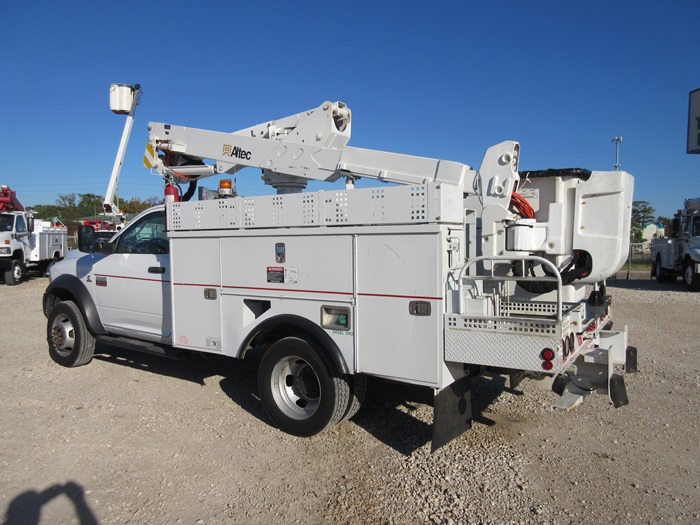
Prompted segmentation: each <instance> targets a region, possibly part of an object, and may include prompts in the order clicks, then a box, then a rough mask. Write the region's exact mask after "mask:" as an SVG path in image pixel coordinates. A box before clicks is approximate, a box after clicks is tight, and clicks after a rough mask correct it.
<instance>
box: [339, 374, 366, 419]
mask: <svg viewBox="0 0 700 525" xmlns="http://www.w3.org/2000/svg"><path fill="white" fill-rule="evenodd" d="M366 394H367V377H366V376H363V375H360V374H355V375H352V376H350V400H349V402H348V408H347V410H346V411H345V414H343V417H341V418H340V421H345V420H347V419H350V418H351V417H353V416H354V415H355V414H357V411H358V410H360V407H361V406H362V402H363V401H364V400H365V395H366Z"/></svg>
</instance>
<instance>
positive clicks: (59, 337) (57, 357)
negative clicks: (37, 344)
mask: <svg viewBox="0 0 700 525" xmlns="http://www.w3.org/2000/svg"><path fill="white" fill-rule="evenodd" d="M46 339H47V341H48V343H49V355H50V356H51V359H53V360H54V361H56V362H57V363H58V364H59V365H61V366H67V367H74V366H81V365H86V364H88V363H89V362H90V360H91V359H92V355H93V354H94V353H95V336H94V335H92V334H91V333H90V331H89V330H88V328H87V325H86V324H85V319H84V318H83V314H82V313H81V312H80V309H79V308H78V306H77V305H76V304H75V303H74V302H72V301H63V302H60V303H57V304H56V305H55V306H54V307H53V308H51V312H50V313H49V319H48V324H47V329H46Z"/></svg>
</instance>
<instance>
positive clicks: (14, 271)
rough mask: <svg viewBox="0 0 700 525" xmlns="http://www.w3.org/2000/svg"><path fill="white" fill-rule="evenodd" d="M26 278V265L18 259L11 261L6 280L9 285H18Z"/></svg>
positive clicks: (6, 272)
mask: <svg viewBox="0 0 700 525" xmlns="http://www.w3.org/2000/svg"><path fill="white" fill-rule="evenodd" d="M22 279H24V265H23V264H22V263H21V262H19V261H18V260H17V259H13V260H12V262H11V263H10V269H9V270H6V271H5V282H6V283H7V285H8V286H16V285H18V284H19V283H21V282H22Z"/></svg>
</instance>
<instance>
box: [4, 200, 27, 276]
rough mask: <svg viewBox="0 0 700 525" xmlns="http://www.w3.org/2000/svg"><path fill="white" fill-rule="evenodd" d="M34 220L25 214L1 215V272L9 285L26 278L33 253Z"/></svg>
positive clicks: (8, 213) (6, 213) (9, 213)
mask: <svg viewBox="0 0 700 525" xmlns="http://www.w3.org/2000/svg"><path fill="white" fill-rule="evenodd" d="M33 230H34V218H33V217H32V216H31V215H29V214H28V213H25V212H3V213H0V272H2V273H3V274H4V278H5V282H6V283H7V284H9V285H15V284H19V283H20V282H21V281H22V279H23V278H24V275H25V272H26V265H27V263H28V262H29V260H30V253H31V251H32V247H31V242H30V240H31V239H30V237H31V235H32V232H33Z"/></svg>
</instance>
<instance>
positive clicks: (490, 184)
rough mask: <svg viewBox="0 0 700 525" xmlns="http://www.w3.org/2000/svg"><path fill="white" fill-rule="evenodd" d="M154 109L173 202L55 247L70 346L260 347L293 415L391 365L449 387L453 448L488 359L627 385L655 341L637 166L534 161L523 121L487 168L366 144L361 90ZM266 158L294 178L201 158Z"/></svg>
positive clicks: (349, 392)
mask: <svg viewBox="0 0 700 525" xmlns="http://www.w3.org/2000/svg"><path fill="white" fill-rule="evenodd" d="M149 131H150V136H149V141H148V144H147V149H146V158H145V164H146V166H147V167H149V168H152V169H154V170H156V171H157V172H158V173H159V174H160V175H161V176H163V177H164V179H165V181H166V204H165V205H164V206H160V207H156V208H153V209H151V210H148V211H146V212H144V213H142V214H141V215H140V216H139V217H137V218H136V219H134V220H133V221H132V223H131V224H129V225H128V226H127V227H125V228H124V229H123V230H122V231H121V232H119V233H118V234H117V235H116V236H115V237H114V238H113V239H112V240H111V241H110V242H108V243H95V245H94V246H90V239H88V238H83V239H81V250H82V251H81V252H77V251H76V253H75V254H73V255H72V256H71V257H68V258H67V259H66V260H64V261H63V262H61V263H60V264H58V265H56V266H54V267H53V268H52V270H51V283H50V285H49V286H48V288H47V290H46V293H45V296H44V311H45V313H46V315H47V317H48V328H47V337H48V343H49V351H50V354H51V356H52V357H53V359H54V360H55V361H56V362H58V363H59V364H61V365H64V366H78V365H83V364H86V363H87V362H89V361H90V359H91V357H92V355H93V352H94V350H95V342H96V340H98V341H99V340H107V341H110V342H111V343H121V344H124V345H125V346H130V347H131V348H139V349H141V350H144V351H152V352H160V353H171V352H182V351H194V352H206V353H212V354H218V355H224V356H230V357H233V358H240V359H242V358H246V357H247V356H249V355H250V352H251V350H252V349H254V348H256V347H257V348H259V349H261V350H262V351H263V352H264V353H263V355H262V361H261V364H260V368H259V373H258V388H259V395H260V398H261V401H262V404H263V407H264V409H265V411H266V412H267V414H268V415H269V417H270V419H271V420H272V422H273V423H274V424H275V425H277V426H278V427H279V428H280V429H282V430H283V431H285V432H289V433H291V434H295V435H299V436H310V435H313V434H316V433H318V432H320V431H322V430H323V429H325V428H326V427H328V426H330V425H334V424H336V423H339V422H341V421H343V420H344V419H347V418H349V417H351V416H352V415H353V414H354V413H355V412H356V411H357V409H358V408H359V407H360V404H361V402H362V399H363V397H364V392H365V387H366V378H367V376H378V377H382V378H388V379H392V380H396V381H401V382H406V383H411V384H416V385H424V386H426V387H430V388H432V389H434V393H435V403H434V407H435V408H434V426H433V428H434V430H433V449H435V448H437V447H439V446H441V445H443V444H444V443H446V442H447V441H449V440H450V439H452V438H454V437H455V436H457V435H459V434H461V433H462V432H463V431H464V430H466V429H468V428H469V427H470V425H471V420H472V413H471V398H470V386H469V385H470V379H471V378H473V377H474V376H477V375H479V374H481V373H485V372H489V373H492V372H496V373H506V374H509V375H510V377H511V381H512V385H515V384H517V382H519V381H520V380H521V379H522V378H524V377H530V378H532V379H536V380H540V381H542V382H548V383H549V385H550V386H551V387H552V388H553V389H554V390H555V391H557V392H558V393H559V394H561V395H562V397H561V398H560V399H559V401H558V403H557V405H558V406H560V407H562V408H570V407H572V406H574V405H576V404H578V403H579V402H580V401H581V400H582V399H583V398H584V397H585V396H586V395H588V394H590V393H592V392H596V391H597V392H602V393H605V394H607V395H609V397H610V400H611V402H612V403H613V404H614V405H615V406H620V405H623V404H626V403H627V395H626V392H625V385H624V381H623V376H622V374H623V373H624V371H628V372H629V371H634V370H635V367H636V350H635V349H634V348H631V347H628V345H627V332H626V327H625V329H623V330H622V331H612V330H610V329H609V328H610V320H611V315H612V313H611V299H610V297H609V296H608V295H607V294H606V291H605V285H604V282H605V279H606V278H607V277H609V276H610V275H612V274H613V273H615V271H617V270H618V269H619V268H620V267H621V266H622V264H623V263H624V261H625V259H626V256H627V252H628V246H629V229H630V213H631V205H632V188H633V178H632V177H631V176H630V175H629V174H627V173H624V172H614V173H611V172H607V173H603V172H590V171H585V170H560V171H556V170H555V171H552V170H548V171H543V172H530V173H519V172H518V160H519V156H520V147H519V145H518V144H517V143H515V142H510V141H509V142H503V143H501V144H498V145H496V146H493V147H492V148H490V149H489V150H488V151H487V152H486V155H485V157H484V159H483V162H482V164H481V167H480V168H479V169H478V170H475V169H472V168H471V167H469V166H467V165H464V164H460V163H458V162H452V161H445V160H436V159H430V158H423V157H415V156H411V155H400V154H394V153H387V152H382V151H374V150H368V149H359V148H352V147H349V146H347V145H346V144H347V142H348V140H349V139H350V131H351V112H350V110H349V108H348V107H346V106H345V105H344V104H343V103H341V102H336V103H331V102H324V103H323V104H321V105H320V106H319V107H317V108H315V109H312V110H310V111H306V112H303V113H300V114H297V115H292V116H290V117H286V118H283V119H280V120H275V121H270V122H265V123H263V124H260V125H257V126H253V127H250V128H247V129H243V130H240V131H237V132H234V133H220V132H214V131H207V130H200V129H192V128H186V127H181V126H175V125H170V124H162V123H150V124H149ZM246 167H255V168H260V169H261V170H262V173H263V177H262V178H263V180H264V181H265V182H266V183H267V184H271V185H272V186H274V187H275V188H277V192H278V193H277V195H267V196H257V197H240V196H234V195H235V193H234V192H231V190H230V183H229V184H228V185H226V184H224V185H223V187H224V188H225V191H222V196H229V198H220V199H213V200H199V201H187V198H188V197H189V196H191V195H192V194H193V193H194V191H193V185H194V184H196V181H197V180H199V179H201V178H204V177H208V176H212V175H232V174H235V173H236V172H238V171H239V170H241V169H243V168H246ZM360 177H363V178H371V179H375V180H378V181H383V182H387V183H392V184H387V185H381V186H379V187H369V188H363V189H360V188H355V187H354V181H355V180H356V179H357V178H360ZM339 179H345V181H346V185H345V187H344V188H341V189H339V188H337V187H332V188H330V189H327V190H321V191H314V192H302V189H304V188H305V186H306V184H307V182H308V181H310V180H323V181H328V182H334V181H337V180H339ZM222 182H223V183H226V182H228V181H222ZM179 183H188V184H190V190H189V191H188V192H187V195H185V196H184V197H185V198H181V197H183V196H182V195H181V192H180V191H179V189H178V186H177V184H179ZM226 188H228V190H226ZM525 195H527V199H526V198H525V197H524V196H525ZM83 233H85V234H87V235H88V236H89V234H90V232H89V231H87V230H83ZM136 298H138V300H135V299H136Z"/></svg>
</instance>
